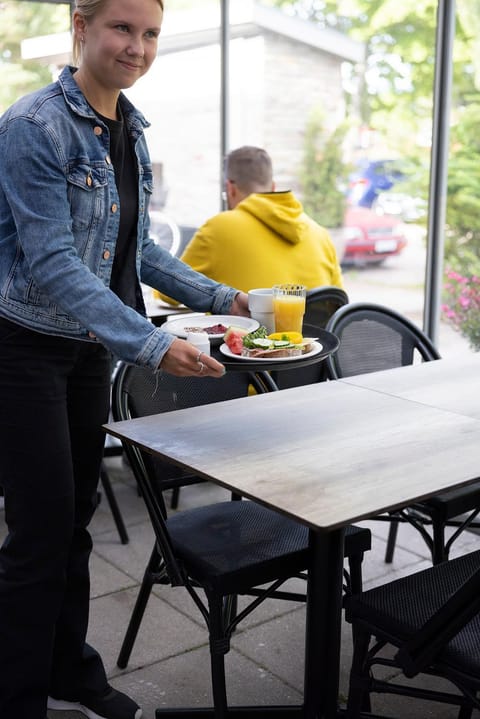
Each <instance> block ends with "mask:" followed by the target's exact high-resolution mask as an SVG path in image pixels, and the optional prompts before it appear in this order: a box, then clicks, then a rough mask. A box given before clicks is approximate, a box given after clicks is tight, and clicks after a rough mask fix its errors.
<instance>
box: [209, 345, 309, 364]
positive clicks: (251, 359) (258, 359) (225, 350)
mask: <svg viewBox="0 0 480 719" xmlns="http://www.w3.org/2000/svg"><path fill="white" fill-rule="evenodd" d="M312 344H313V349H311V350H310V352H305V354H303V355H297V356H296V357H245V356H244V355H236V354H233V352H230V350H229V349H228V347H227V345H226V344H225V343H224V344H223V345H220V352H221V353H222V355H225V357H230V358H231V359H237V360H244V361H247V362H295V360H301V359H306V358H307V357H314V356H315V355H318V353H319V352H321V351H322V349H323V346H322V345H321V344H320V342H312Z"/></svg>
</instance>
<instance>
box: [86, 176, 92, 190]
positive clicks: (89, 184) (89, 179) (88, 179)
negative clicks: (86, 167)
mask: <svg viewBox="0 0 480 719" xmlns="http://www.w3.org/2000/svg"><path fill="white" fill-rule="evenodd" d="M92 182H93V180H92V178H91V176H90V175H88V176H87V185H88V186H89V187H91V186H92Z"/></svg>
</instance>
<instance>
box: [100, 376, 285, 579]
mask: <svg viewBox="0 0 480 719" xmlns="http://www.w3.org/2000/svg"><path fill="white" fill-rule="evenodd" d="M264 375H265V373H264V372H257V373H255V374H253V373H250V372H241V371H238V372H234V371H231V372H227V373H226V374H225V376H224V377H222V378H220V379H215V378H213V377H175V376H173V375H171V374H168V373H166V372H162V371H159V372H153V371H152V370H150V369H146V368H143V367H136V366H135V365H129V364H127V363H120V366H119V368H118V370H117V373H116V375H115V379H114V383H113V389H112V415H113V418H114V420H116V421H122V420H126V419H132V418H136V417H145V416H148V415H152V414H159V413H161V412H172V411H175V410H177V409H185V408H187V407H195V406H198V405H203V404H210V403H212V402H221V401H224V400H229V399H236V398H238V397H244V396H247V395H248V394H249V391H250V388H251V387H252V386H253V387H254V389H255V390H256V391H257V392H258V393H263V392H266V391H269V388H270V387H271V386H272V385H271V382H270V381H269V378H268V376H264ZM123 447H124V451H125V454H126V456H127V458H128V461H129V463H130V467H131V469H132V472H133V474H134V477H135V479H136V481H137V484H138V486H139V489H140V492H141V494H142V496H143V499H144V501H145V504H146V507H147V510H148V513H149V516H150V520H151V522H152V526H153V529H154V531H155V535H156V539H157V543H158V545H159V547H160V549H161V554H162V556H163V558H164V561H165V564H166V566H167V572H168V575H169V577H170V580H171V581H172V583H173V584H183V579H182V572H181V570H180V569H179V567H178V565H177V562H176V559H175V554H174V552H173V549H172V547H171V543H170V539H169V535H168V530H167V528H166V525H165V519H166V516H167V509H166V503H165V501H164V497H163V492H164V491H165V490H166V489H170V488H172V487H175V486H183V485H185V484H190V483H191V481H189V480H194V481H199V478H194V477H192V475H189V474H187V473H186V472H185V471H184V470H182V469H181V468H179V467H176V466H175V465H173V464H172V463H171V462H167V461H166V460H165V461H162V460H161V459H160V458H158V457H154V456H153V455H151V454H149V453H148V452H142V451H140V450H139V449H138V448H137V447H134V446H133V445H131V444H129V443H126V442H125V443H124V445H123Z"/></svg>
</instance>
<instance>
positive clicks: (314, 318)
mask: <svg viewBox="0 0 480 719" xmlns="http://www.w3.org/2000/svg"><path fill="white" fill-rule="evenodd" d="M347 303H348V295H347V293H346V292H345V291H344V290H342V289H340V287H335V286H333V285H325V286H323V287H315V288H314V289H312V290H308V291H307V296H306V300H305V315H304V318H303V330H302V331H303V335H304V336H305V337H316V336H317V334H318V333H317V330H318V329H319V328H320V329H325V326H326V324H327V322H328V320H329V319H330V317H331V316H332V315H333V313H334V312H335V311H336V310H337V309H338V308H339V307H342V306H343V305H345V304H347ZM272 377H273V380H274V381H275V383H276V384H277V386H278V389H288V388H290V387H300V386H302V385H305V384H314V383H316V382H322V381H323V380H324V379H325V370H324V363H323V362H320V363H318V364H314V365H310V366H309V367H304V368H302V370H281V371H278V372H276V371H275V372H272Z"/></svg>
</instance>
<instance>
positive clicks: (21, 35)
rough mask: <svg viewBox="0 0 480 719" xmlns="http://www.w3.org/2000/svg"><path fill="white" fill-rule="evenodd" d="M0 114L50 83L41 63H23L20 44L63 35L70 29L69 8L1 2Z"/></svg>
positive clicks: (42, 4)
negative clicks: (33, 91)
mask: <svg viewBox="0 0 480 719" xmlns="http://www.w3.org/2000/svg"><path fill="white" fill-rule="evenodd" d="M0 13H1V19H2V21H1V23H0V73H1V75H2V82H1V83H0V113H1V112H3V111H4V110H6V108H7V107H8V106H9V105H11V104H12V102H14V101H15V100H17V99H18V98H19V97H21V96H22V95H24V94H25V93H27V92H30V91H32V90H36V89H37V88H39V87H42V85H46V84H47V83H49V82H51V80H52V73H51V70H50V68H49V67H48V66H47V65H45V64H44V63H42V62H40V61H35V60H23V59H22V54H21V42H22V40H24V39H26V38H29V37H37V36H39V35H50V34H52V33H56V32H65V31H67V30H68V29H69V27H70V15H69V13H70V10H69V6H68V5H63V4H52V3H46V2H23V1H19V0H17V1H15V0H6V1H3V2H2V0H0Z"/></svg>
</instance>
